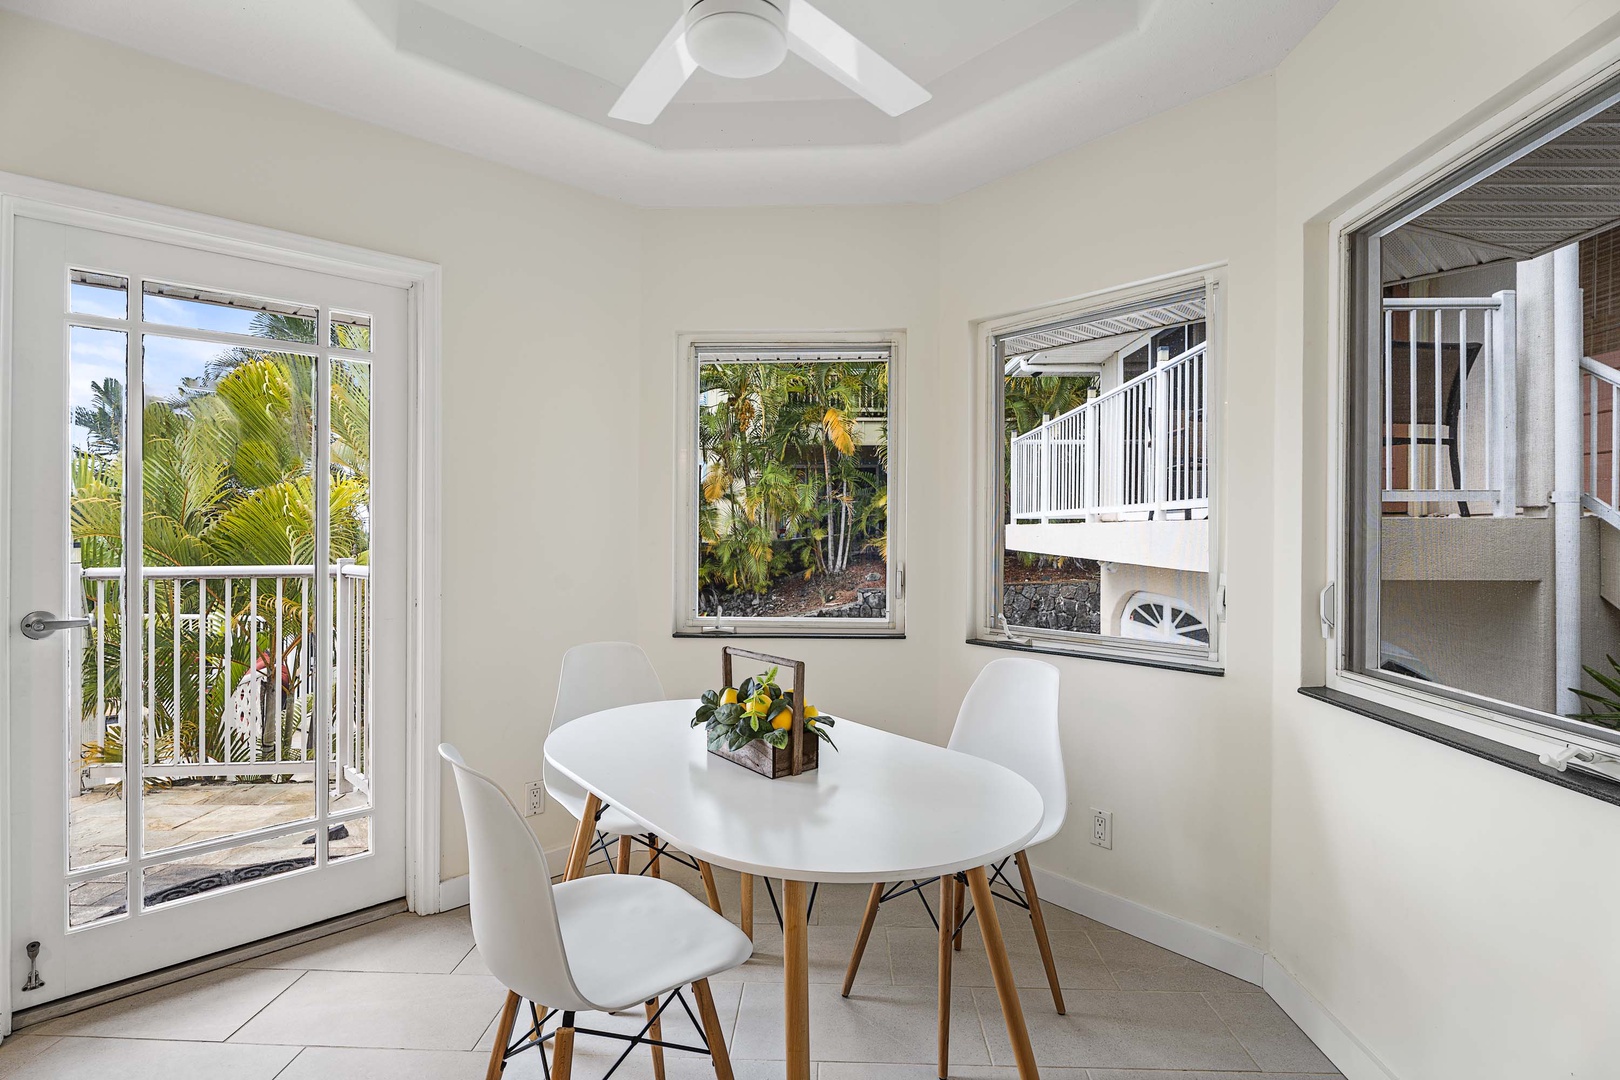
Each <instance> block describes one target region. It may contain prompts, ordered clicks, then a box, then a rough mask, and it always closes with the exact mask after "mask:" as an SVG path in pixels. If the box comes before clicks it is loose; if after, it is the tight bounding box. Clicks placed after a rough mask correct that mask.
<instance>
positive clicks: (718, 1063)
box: [692, 979, 734, 1080]
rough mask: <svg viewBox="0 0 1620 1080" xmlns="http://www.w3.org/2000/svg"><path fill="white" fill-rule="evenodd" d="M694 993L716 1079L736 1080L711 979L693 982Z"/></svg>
mask: <svg viewBox="0 0 1620 1080" xmlns="http://www.w3.org/2000/svg"><path fill="white" fill-rule="evenodd" d="M692 995H693V996H694V997H696V998H697V1007H698V1017H699V1019H701V1020H702V1021H703V1037H704V1038H705V1039H707V1040H708V1042H709V1056H710V1057H712V1058H713V1059H714V1076H715V1080H734V1078H733V1077H732V1075H731V1053H730V1051H728V1050H727V1049H726V1032H725V1029H724V1028H722V1027H721V1026H720V1013H719V1012H718V1011H716V1009H715V1007H714V995H713V994H712V993H710V992H709V980H708V979H699V980H698V981H697V982H695V983H693V984H692Z"/></svg>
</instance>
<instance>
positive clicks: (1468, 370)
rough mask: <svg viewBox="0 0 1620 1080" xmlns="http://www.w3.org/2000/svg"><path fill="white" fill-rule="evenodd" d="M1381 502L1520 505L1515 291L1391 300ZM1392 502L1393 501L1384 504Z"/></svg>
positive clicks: (1387, 305)
mask: <svg viewBox="0 0 1620 1080" xmlns="http://www.w3.org/2000/svg"><path fill="white" fill-rule="evenodd" d="M1383 329H1384V340H1383V349H1384V358H1383V359H1384V383H1383V403H1382V405H1383V447H1382V450H1383V460H1382V463H1381V465H1382V473H1383V484H1382V488H1383V500H1384V502H1385V503H1386V504H1389V503H1396V504H1402V503H1404V504H1405V505H1406V507H1407V512H1408V513H1419V512H1422V508H1423V507H1424V506H1425V505H1426V504H1432V505H1434V506H1437V507H1440V508H1441V509H1440V512H1446V511H1445V509H1444V507H1445V506H1447V505H1450V504H1455V505H1456V507H1457V508H1458V511H1459V512H1461V513H1464V514H1466V513H1468V510H1469V507H1468V504H1469V503H1473V502H1484V503H1489V504H1490V506H1491V512H1492V513H1493V514H1494V515H1496V516H1498V517H1506V516H1512V514H1513V513H1514V512H1515V510H1516V509H1517V508H1518V435H1517V416H1518V401H1517V393H1518V391H1517V386H1518V378H1517V374H1516V369H1517V349H1518V345H1517V336H1518V331H1517V328H1516V307H1515V297H1514V293H1513V292H1511V291H1504V292H1499V293H1496V294H1494V295H1492V296H1488V297H1477V298H1458V297H1439V298H1433V299H1429V298H1418V299H1413V298H1405V297H1402V298H1393V297H1392V298H1387V299H1385V300H1384V327H1383ZM1386 508H1387V507H1386Z"/></svg>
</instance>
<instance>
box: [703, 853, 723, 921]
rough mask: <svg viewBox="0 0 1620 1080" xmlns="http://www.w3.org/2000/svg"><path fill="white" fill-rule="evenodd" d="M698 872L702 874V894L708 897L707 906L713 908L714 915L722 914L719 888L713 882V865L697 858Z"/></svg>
mask: <svg viewBox="0 0 1620 1080" xmlns="http://www.w3.org/2000/svg"><path fill="white" fill-rule="evenodd" d="M698 873H700V874H702V875H703V894H704V895H705V896H707V897H708V898H709V907H711V908H713V909H714V913H715V914H716V915H724V914H725V912H724V911H722V910H721V909H720V890H719V888H717V887H716V886H715V884H714V867H712V866H710V865H709V864H708V863H706V862H704V861H703V860H702V859H699V860H698Z"/></svg>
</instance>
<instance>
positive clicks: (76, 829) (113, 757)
mask: <svg viewBox="0 0 1620 1080" xmlns="http://www.w3.org/2000/svg"><path fill="white" fill-rule="evenodd" d="M127 341H128V338H127V335H125V334H124V332H123V331H120V330H98V329H93V328H90V327H83V326H75V327H71V328H70V330H69V333H68V409H69V416H68V452H69V454H70V458H71V470H70V472H69V477H70V481H69V482H70V484H71V491H70V493H69V514H70V517H71V535H72V543H73V549H72V554H71V557H70V560H69V573H70V575H72V576H73V580H72V582H71V585H70V595H71V596H72V597H73V603H74V605H75V610H73V611H71V612H69V614H70V615H73V616H80V615H87V616H89V617H90V619H91V620H92V621H91V624H90V626H89V627H88V628H87V629H86V630H84V631H83V632H80V633H75V634H74V635H73V637H72V639H71V644H70V646H69V649H68V663H69V665H70V669H69V677H68V686H69V687H70V688H71V690H70V697H69V699H68V700H69V705H68V725H69V730H68V739H67V744H68V746H69V747H70V748H75V749H76V753H74V754H73V759H74V760H75V761H76V763H77V768H75V769H73V771H72V773H73V774H72V775H70V776H69V777H68V799H69V807H68V866H69V867H70V868H72V869H75V870H76V869H79V868H81V867H85V866H93V865H95V864H96V863H101V862H106V861H107V860H109V859H120V858H123V856H124V852H125V818H124V809H125V804H124V788H123V768H124V767H123V761H124V754H123V716H122V713H123V709H122V704H123V702H122V693H123V680H122V679H121V678H120V674H119V663H118V659H119V642H120V640H121V637H122V635H121V632H120V631H121V627H122V625H123V617H122V592H123V586H122V581H123V576H122V575H123V569H122V563H123V540H122V537H123V506H124V498H123V468H124V457H123V437H124V384H125V361H126V354H125V350H126V343H127ZM88 885H89V883H86V886H85V887H88ZM91 891H95V890H91Z"/></svg>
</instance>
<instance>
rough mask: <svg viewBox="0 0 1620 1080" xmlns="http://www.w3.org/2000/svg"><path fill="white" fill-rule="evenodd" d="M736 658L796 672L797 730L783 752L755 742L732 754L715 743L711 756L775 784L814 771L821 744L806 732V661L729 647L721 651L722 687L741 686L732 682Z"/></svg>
mask: <svg viewBox="0 0 1620 1080" xmlns="http://www.w3.org/2000/svg"><path fill="white" fill-rule="evenodd" d="M733 656H740V657H742V658H744V659H745V660H758V661H760V662H762V663H765V664H773V665H775V666H777V667H785V668H792V669H793V726H792V728H790V729H789V730H790V732H791V733H792V737H791V738H790V739H789V741H788V744H787V745H786V746H784V747H781V748H780V749H778V748H777V747H774V746H772V745H770V744H769V743H767V742H765V741H764V740H763V739H755V740H754V741H753V742H751V743H748V744H747V745H746V746H744V747H743V748H742V749H741V750H731V749H728V748H727V747H726V746H725V745H724V744H721V745H718V746H717V745H715V744H714V743H712V742H711V743H709V753H711V754H713V755H714V756H715V757H719V758H725V759H726V760H727V761H731V762H735V763H736V764H738V765H741V766H742V767H743V768H745V769H749V770H751V771H753V772H757V773H759V775H761V776H768V777H770V778H771V779H772V780H776V779H779V778H780V777H783V776H798V775H799V774H800V773H803V772H809V771H810V770H811V769H814V768H815V767H816V765H817V763H818V760H819V754H818V750H819V747H820V745H821V740H820V739H818V738H816V737H815V736H814V735H811V734H809V733H808V732H806V731H805V730H804V661H803V660H790V659H788V658H787V657H785V656H771V655H770V654H769V653H758V652H750V651H749V650H747V649H739V648H737V647H736V646H734V645H727V646H725V647H724V648H722V649H721V650H720V678H721V683H720V685H721V686H735V685H737V684H736V683H734V682H732V676H731V658H732V657H733Z"/></svg>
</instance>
